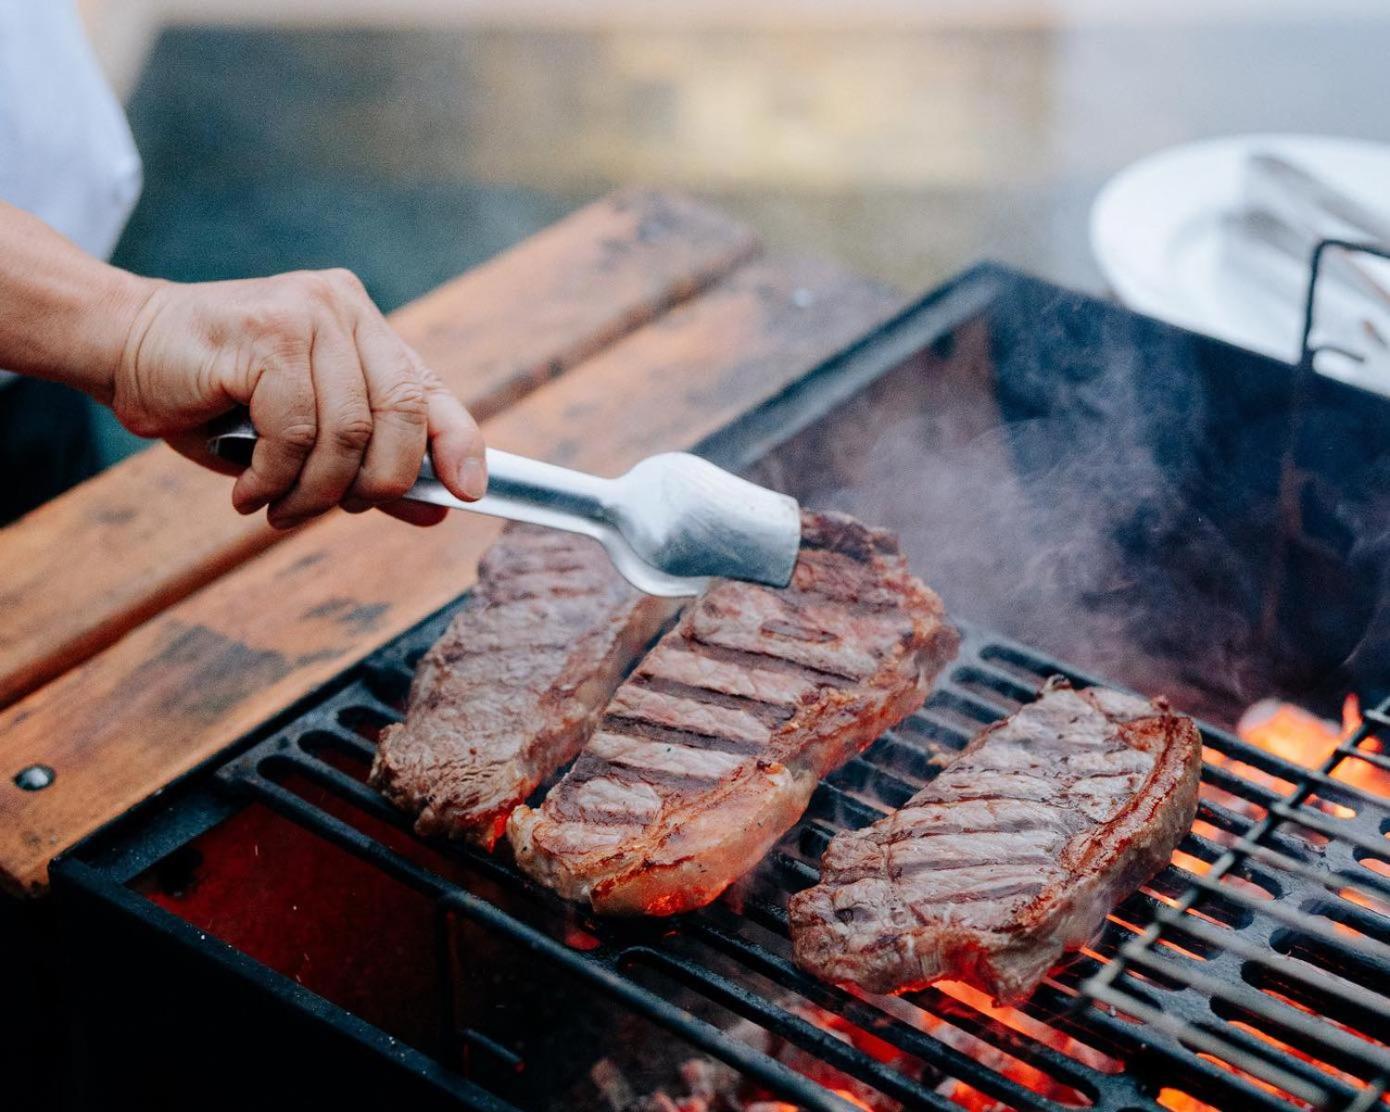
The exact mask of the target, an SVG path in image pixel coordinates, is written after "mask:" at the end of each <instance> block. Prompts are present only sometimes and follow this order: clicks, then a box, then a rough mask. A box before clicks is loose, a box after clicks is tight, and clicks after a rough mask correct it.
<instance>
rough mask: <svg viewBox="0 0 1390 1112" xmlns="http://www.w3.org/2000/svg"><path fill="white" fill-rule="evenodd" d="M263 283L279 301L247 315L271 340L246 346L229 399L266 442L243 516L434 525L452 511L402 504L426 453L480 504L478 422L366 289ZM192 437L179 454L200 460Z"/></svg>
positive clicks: (443, 475) (237, 490)
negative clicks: (347, 517)
mask: <svg viewBox="0 0 1390 1112" xmlns="http://www.w3.org/2000/svg"><path fill="white" fill-rule="evenodd" d="M267 281H269V282H274V283H277V284H276V286H275V287H274V289H273V291H270V292H273V293H275V294H276V295H277V296H276V297H275V298H273V299H271V301H272V303H271V304H270V306H269V307H268V309H267V308H266V307H262V309H261V310H260V311H259V315H258V314H254V313H253V314H251V316H250V319H251V321H252V323H253V330H255V327H254V325H255V322H256V321H261V322H263V323H264V324H265V336H264V337H263V339H264V340H265V342H264V343H251V344H249V350H251V351H252V353H253V355H252V357H251V358H248V359H245V360H244V361H238V363H237V365H238V366H239V367H240V368H242V369H241V370H240V371H238V372H237V373H235V374H233V375H231V376H228V378H229V380H230V382H231V385H230V387H228V388H227V393H228V395H229V396H230V397H231V398H233V399H236V400H242V401H245V402H248V403H249V406H250V410H251V420H252V423H253V424H254V425H255V426H256V429H257V431H258V433H259V439H258V441H257V443H256V447H255V449H254V450H253V453H252V457H251V464H250V466H249V467H248V468H247V469H246V470H245V471H243V472H242V473H241V475H240V477H239V478H238V479H237V482H236V485H235V487H234V488H233V492H232V500H233V504H234V505H235V506H236V508H237V509H238V510H239V511H241V512H242V513H252V512H255V511H256V510H259V509H261V508H262V507H269V509H268V513H267V517H268V518H269V520H270V523H271V524H272V525H275V526H277V527H280V528H288V527H289V526H292V525H295V524H298V523H299V522H300V521H303V520H304V519H306V518H308V517H312V516H314V515H316V514H320V513H323V512H324V511H325V510H328V509H330V508H332V507H333V506H336V505H340V504H341V505H343V507H344V508H345V509H348V510H349V511H350V512H361V511H362V510H364V509H367V508H370V507H373V506H379V507H381V508H382V509H384V510H385V511H386V512H388V513H390V514H392V515H393V516H395V517H399V518H401V519H402V520H405V521H409V522H411V523H413V524H420V525H427V524H434V523H436V522H437V521H439V520H441V519H442V517H443V516H444V514H445V511H443V510H441V509H439V508H437V507H432V506H423V505H418V504H414V503H406V502H404V501H402V500H401V499H402V495H404V494H405V493H406V492H407V491H408V490H409V489H410V487H411V486H412V485H413V484H414V482H415V480H416V479H417V477H418V475H419V470H420V462H421V460H422V459H423V457H424V455H425V452H426V450H427V449H428V450H429V451H430V452H431V453H432V456H433V460H434V464H435V470H436V473H437V474H438V475H439V478H440V480H441V481H442V482H443V483H444V485H445V486H446V487H448V488H449V490H450V491H452V492H453V493H454V494H455V495H457V496H458V497H460V498H463V499H467V500H470V501H472V500H475V499H477V498H480V497H482V495H483V493H484V491H485V490H486V487H487V468H486V462H485V456H484V449H483V439H482V434H481V433H480V432H479V429H478V426H477V424H476V422H475V421H474V420H473V418H472V416H471V415H470V414H469V413H468V410H467V409H465V408H464V406H463V404H462V403H461V402H460V401H459V400H458V398H456V397H455V396H454V395H453V394H452V393H451V392H450V391H449V390H448V389H447V388H445V386H444V385H443V384H442V383H441V382H440V381H439V380H438V379H437V378H436V377H435V376H434V375H433V374H431V373H430V371H429V370H428V369H427V368H425V367H424V366H423V364H422V363H421V362H420V358H419V356H418V355H416V353H415V352H414V351H413V350H411V348H410V347H409V346H408V345H407V344H406V343H405V342H404V341H403V340H401V338H400V337H399V336H398V335H396V333H395V332H394V331H393V330H392V329H391V327H390V325H389V324H387V322H386V320H385V318H384V317H382V316H381V314H380V313H379V312H378V311H377V309H376V306H375V305H373V304H372V302H371V299H370V298H368V296H367V294H366V291H365V290H363V288H362V285H361V283H360V282H358V281H357V279H356V278H354V277H353V276H351V275H350V274H347V273H346V272H329V273H325V274H312V275H290V276H283V277H282V278H280V279H270V280H267ZM271 322H273V323H271ZM296 322H297V323H296ZM195 437H196V434H193V433H190V434H189V435H188V436H180V437H179V440H180V442H179V443H177V444H175V447H177V448H179V450H181V451H184V452H185V453H186V454H189V455H190V456H192V457H193V458H197V459H199V460H200V461H203V460H205V458H206V452H205V450H204V449H203V447H202V445H201V444H199V443H195ZM185 440H186V441H187V443H186V444H185V443H183V441H185Z"/></svg>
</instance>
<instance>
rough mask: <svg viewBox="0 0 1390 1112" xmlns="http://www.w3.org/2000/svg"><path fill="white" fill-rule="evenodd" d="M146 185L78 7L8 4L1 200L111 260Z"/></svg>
mask: <svg viewBox="0 0 1390 1112" xmlns="http://www.w3.org/2000/svg"><path fill="white" fill-rule="evenodd" d="M140 184H141V175H140V156H139V155H138V154H137V153H136V150H135V141H134V140H133V139H132V138H131V135H130V128H129V126H128V125H127V124H126V120H125V115H124V113H122V111H121V106H120V105H119V104H118V103H117V101H116V98H115V96H114V95H113V94H112V92H111V88H110V86H109V85H107V83H106V79H105V77H104V76H103V75H102V72H101V69H100V67H99V66H98V64H97V60H96V57H95V55H94V54H93V53H92V49H91V47H90V45H89V44H88V43H87V40H86V38H85V36H84V35H83V32H82V23H81V20H80V19H79V18H78V15H77V9H76V7H75V6H74V4H73V2H72V0H0V199H3V200H6V201H8V202H9V203H10V204H12V205H14V206H16V207H17V208H22V209H24V210H26V211H28V212H31V213H33V214H34V215H35V216H37V217H39V218H40V219H41V220H43V221H44V222H45V223H47V224H49V225H50V226H51V227H54V228H56V229H57V230H58V231H60V232H62V233H63V234H64V235H65V236H67V237H68V238H69V239H71V240H73V242H75V243H76V244H77V245H78V246H79V247H81V248H83V249H84V250H86V251H89V252H91V253H92V254H93V255H97V256H99V257H101V258H105V257H106V256H108V255H110V254H111V249H112V248H113V247H115V246H116V240H117V239H118V238H119V236H120V234H121V230H122V229H123V228H124V227H125V222H126V220H127V218H128V217H129V216H130V210H131V209H132V208H133V207H134V206H135V200H136V198H137V197H138V196H139V194H140Z"/></svg>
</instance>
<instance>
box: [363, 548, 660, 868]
mask: <svg viewBox="0 0 1390 1112" xmlns="http://www.w3.org/2000/svg"><path fill="white" fill-rule="evenodd" d="M675 609H676V604H674V603H673V602H671V601H670V600H667V599H656V598H649V597H647V596H645V595H642V594H639V593H638V592H636V591H634V590H633V589H632V588H631V587H629V586H628V585H627V583H626V582H625V581H624V580H623V579H622V577H621V576H619V575H618V573H617V572H616V571H614V570H613V566H612V564H611V563H610V562H609V559H608V556H607V555H606V554H605V553H604V551H603V549H602V547H600V545H599V544H598V543H597V542H596V541H592V540H589V539H588V538H587V537H577V536H574V535H573V534H570V533H561V532H557V531H556V530H553V529H540V528H536V527H534V526H523V525H512V526H509V527H508V528H507V529H506V530H505V531H504V532H503V533H502V535H501V537H500V538H498V540H497V543H496V544H494V545H493V546H492V547H491V548H490V549H488V551H487V553H486V554H485V555H484V556H483V559H482V561H481V562H480V564H479V567H478V582H477V584H476V586H474V588H473V590H472V592H471V593H470V594H469V596H468V599H467V600H466V601H465V602H464V605H463V608H462V609H461V610H460V611H459V613H458V615H457V616H456V617H455V618H454V620H453V622H452V623H450V625H449V628H448V630H447V631H446V632H445V634H444V636H443V637H441V638H440V639H439V640H438V641H437V642H436V643H435V645H434V647H433V648H431V649H430V651H429V652H428V653H426V654H425V656H424V659H423V660H421V662H420V667H419V669H418V670H417V672H416V674H415V681H414V683H413V684H412V685H411V689H410V700H409V703H408V705H407V709H406V716H405V722H404V723H403V724H402V725H399V726H390V727H388V728H387V729H386V730H385V731H384V733H383V734H382V738H381V744H380V746H379V748H378V749H377V755H376V760H375V761H374V762H373V764H372V774H371V782H372V784H373V785H375V786H376V787H378V788H380V789H381V790H382V791H383V792H384V793H385V794H386V795H387V796H388V797H389V798H390V799H391V801H392V802H393V803H395V804H396V805H397V806H399V807H401V808H403V809H404V810H407V811H410V812H411V813H413V814H415V815H416V816H417V818H416V821H415V829H416V830H417V831H418V832H419V833H421V834H427V835H428V834H447V835H449V836H451V837H462V838H466V839H468V840H470V841H473V842H476V843H478V844H480V845H483V846H486V847H488V848H491V847H492V845H493V844H494V843H495V842H496V841H497V839H498V838H499V837H500V836H501V834H502V830H503V828H504V826H505V825H506V821H507V816H508V815H509V814H511V811H512V808H513V807H515V806H516V805H517V804H518V803H521V802H523V801H524V800H525V799H526V797H527V796H528V795H530V794H531V792H532V791H534V790H535V788H536V786H537V785H538V784H540V782H541V781H542V780H544V779H545V777H546V776H548V775H550V774H551V773H552V772H554V771H555V770H556V769H558V768H559V767H560V766H561V765H563V764H564V763H565V762H566V761H568V760H570V759H571V758H573V757H574V755H575V754H576V753H577V752H579V749H580V747H581V746H582V745H583V744H584V741H585V739H586V738H587V737H588V736H589V733H590V731H591V730H592V729H593V726H594V723H595V722H596V721H597V720H598V717H599V715H600V713H601V712H602V710H603V706H604V704H605V703H606V702H607V701H608V698H609V696H610V695H612V693H613V691H614V689H615V688H616V687H617V686H618V684H619V683H620V682H621V681H622V679H623V676H625V675H626V674H627V671H628V669H629V668H630V667H631V665H632V662H633V661H634V660H635V659H636V658H637V657H638V655H640V653H641V652H642V650H643V649H645V648H646V647H647V646H648V645H649V644H650V643H651V641H652V638H654V637H655V636H656V635H657V633H658V632H660V629H661V627H662V625H664V624H665V623H666V622H667V621H668V620H669V619H670V617H671V616H672V614H673V613H674V612H675Z"/></svg>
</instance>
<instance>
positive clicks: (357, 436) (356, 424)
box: [332, 406, 372, 453]
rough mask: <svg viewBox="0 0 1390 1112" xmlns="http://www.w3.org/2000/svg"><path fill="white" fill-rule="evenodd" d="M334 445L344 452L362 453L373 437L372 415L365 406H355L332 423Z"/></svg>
mask: <svg viewBox="0 0 1390 1112" xmlns="http://www.w3.org/2000/svg"><path fill="white" fill-rule="evenodd" d="M332 436H333V446H334V447H335V448H337V449H338V450H339V451H342V452H353V453H361V452H363V451H365V450H366V448H367V444H368V443H369V442H370V441H371V439H372V416H371V414H370V413H369V412H367V410H366V409H365V408H361V409H359V408H357V407H355V406H354V407H353V408H352V409H350V410H348V411H347V412H345V413H342V414H340V415H339V416H338V418H337V420H335V421H334V422H333V425H332Z"/></svg>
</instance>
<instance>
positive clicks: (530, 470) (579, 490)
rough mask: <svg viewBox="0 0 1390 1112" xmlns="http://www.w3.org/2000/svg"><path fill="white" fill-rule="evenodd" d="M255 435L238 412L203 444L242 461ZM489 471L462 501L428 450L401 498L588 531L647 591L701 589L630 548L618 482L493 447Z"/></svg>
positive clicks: (694, 591) (698, 582)
mask: <svg viewBox="0 0 1390 1112" xmlns="http://www.w3.org/2000/svg"><path fill="white" fill-rule="evenodd" d="M257 439H258V437H257V434H256V429H255V426H254V425H252V424H251V421H250V419H249V418H248V417H238V418H234V419H230V420H228V422H227V423H226V424H225V425H223V426H222V427H220V428H219V429H218V430H217V431H216V432H215V434H214V435H213V436H212V437H210V438H209V439H208V449H209V450H210V451H211V452H212V453H213V454H214V455H216V456H218V457H220V458H222V459H225V460H229V461H231V462H233V463H241V464H246V463H249V462H250V459H251V451H252V449H253V448H254V447H255V443H256V440H257ZM487 471H488V482H487V494H486V495H484V496H483V497H482V498H479V499H478V500H477V501H475V502H465V501H464V500H463V499H462V498H459V497H457V496H456V495H455V494H454V493H453V492H452V491H450V490H449V488H448V487H446V486H445V485H444V484H443V483H442V482H441V481H440V480H439V477H438V475H437V474H436V473H435V470H434V465H433V463H432V461H431V460H430V458H429V456H428V455H426V456H425V458H424V459H423V460H421V462H420V475H419V478H417V479H416V480H415V484H414V485H413V486H412V487H411V488H410V489H409V490H408V491H406V493H405V497H406V498H407V499H409V500H410V501H412V502H428V503H430V504H431V505H435V506H447V507H448V508H449V509H451V510H466V511H467V512H469V513H475V514H486V515H488V516H490V517H500V518H505V519H506V520H508V521H522V522H526V523H528V524H531V525H543V526H546V527H548V528H551V529H563V530H565V531H567V532H570V533H580V534H582V535H584V536H587V537H593V538H594V539H595V540H597V541H599V542H600V543H601V544H602V545H603V546H604V548H605V549H606V550H607V551H608V555H609V556H610V558H611V559H612V560H613V563H614V566H616V567H617V569H618V571H619V572H621V573H622V575H623V576H624V578H626V579H627V580H628V581H629V582H630V583H632V584H633V585H634V586H635V587H637V588H638V589H639V590H642V591H646V592H647V593H648V594H652V595H663V596H667V597H682V596H687V595H693V594H698V593H699V591H700V590H701V589H702V588H703V586H704V584H705V581H704V580H703V579H700V578H697V577H691V576H678V575H672V574H670V573H668V572H666V571H663V570H662V569H661V568H658V567H655V566H654V565H653V564H652V563H651V562H650V560H647V559H644V558H643V557H642V556H641V555H639V554H638V552H637V551H636V550H635V549H634V548H633V546H632V544H631V543H630V542H629V541H628V540H627V538H626V537H625V536H624V533H623V522H621V521H619V520H617V519H616V516H615V513H614V507H615V504H616V501H617V499H616V497H615V495H616V493H617V486H616V480H613V479H601V478H599V477H597V476H595V475H586V474H584V473H583V472H582V471H571V470H570V469H569V468H567V467H558V466H556V465H555V464H553V463H543V462H542V461H540V460H536V459H528V458H527V457H526V456H517V455H513V454H512V453H511V452H502V451H499V450H497V449H496V448H489V449H487Z"/></svg>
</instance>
